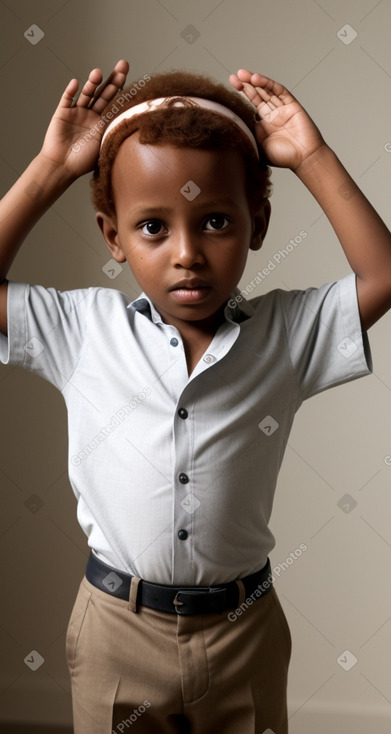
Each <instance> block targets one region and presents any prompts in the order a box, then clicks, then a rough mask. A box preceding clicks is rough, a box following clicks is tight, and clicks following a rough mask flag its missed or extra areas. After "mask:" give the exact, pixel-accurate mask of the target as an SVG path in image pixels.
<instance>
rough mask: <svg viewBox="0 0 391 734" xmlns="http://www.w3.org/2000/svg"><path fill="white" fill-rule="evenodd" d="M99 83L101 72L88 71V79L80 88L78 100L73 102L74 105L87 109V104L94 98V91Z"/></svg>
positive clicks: (97, 70) (98, 70) (95, 70)
mask: <svg viewBox="0 0 391 734" xmlns="http://www.w3.org/2000/svg"><path fill="white" fill-rule="evenodd" d="M101 81H102V72H101V70H100V69H93V70H92V71H90V73H89V76H88V79H87V81H86V83H85V84H84V86H83V87H82V89H81V92H80V94H79V97H78V99H77V100H76V101H75V105H77V106H78V107H88V104H89V102H90V101H91V99H92V97H93V96H94V94H95V90H96V88H97V86H98V85H99V84H100V83H101Z"/></svg>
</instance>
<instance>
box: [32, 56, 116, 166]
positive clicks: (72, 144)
mask: <svg viewBox="0 0 391 734" xmlns="http://www.w3.org/2000/svg"><path fill="white" fill-rule="evenodd" d="M128 69H129V64H128V63H127V61H119V62H118V63H117V64H116V66H115V67H114V70H113V72H112V73H111V75H110V77H109V79H108V82H107V83H106V84H105V85H103V88H102V87H100V88H99V89H98V86H99V85H100V84H101V81H102V73H101V71H100V69H94V70H93V71H91V73H90V75H89V77H88V80H87V82H86V83H85V84H84V86H83V87H82V90H81V92H80V95H79V98H78V100H77V102H76V104H73V97H74V95H75V94H76V92H77V90H78V86H79V85H78V82H77V80H76V79H72V81H71V82H69V84H68V86H67V87H66V89H65V91H64V93H63V95H62V97H61V100H60V103H59V105H58V107H57V109H56V111H55V113H54V115H53V117H52V120H51V122H50V125H49V127H48V129H47V132H46V135H45V140H44V142H43V146H42V151H41V153H42V154H43V155H45V156H46V157H47V158H49V159H50V160H51V161H53V162H54V163H56V164H57V165H60V166H64V168H66V169H67V170H68V171H69V172H70V173H72V174H73V175H75V176H81V175H83V174H84V173H88V171H91V170H92V169H93V168H94V165H95V162H96V160H97V157H98V154H99V147H100V141H101V138H102V135H103V132H104V129H105V122H104V120H103V118H102V115H101V112H102V111H103V110H104V108H105V107H106V105H107V104H108V102H110V101H111V100H112V99H113V97H114V96H115V95H116V94H117V92H118V90H119V89H121V88H122V86H123V84H124V82H125V79H126V75H127V72H128ZM100 90H101V91H100ZM92 100H93V101H94V104H93V105H92Z"/></svg>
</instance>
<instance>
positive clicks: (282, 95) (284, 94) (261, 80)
mask: <svg viewBox="0 0 391 734" xmlns="http://www.w3.org/2000/svg"><path fill="white" fill-rule="evenodd" d="M251 84H253V85H254V86H255V87H257V88H258V87H260V88H262V89H264V90H265V91H267V92H268V93H269V94H270V96H271V97H274V96H275V97H278V98H279V99H280V100H281V101H282V103H283V104H287V103H288V102H293V101H294V100H295V97H294V96H293V95H292V94H291V93H290V92H288V90H287V89H286V87H284V86H283V85H282V84H280V82H276V81H275V80H274V79H270V78H269V77H267V76H263V74H258V73H255V74H252V75H251Z"/></svg>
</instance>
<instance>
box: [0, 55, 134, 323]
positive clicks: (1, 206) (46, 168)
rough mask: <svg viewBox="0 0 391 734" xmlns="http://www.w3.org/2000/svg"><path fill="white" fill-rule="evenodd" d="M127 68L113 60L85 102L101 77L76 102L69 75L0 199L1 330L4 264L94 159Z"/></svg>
mask: <svg viewBox="0 0 391 734" xmlns="http://www.w3.org/2000/svg"><path fill="white" fill-rule="evenodd" d="M127 71H128V64H127V62H126V61H119V62H118V63H117V65H116V66H115V68H114V71H113V72H112V74H111V76H110V83H109V84H107V85H106V86H104V88H102V93H101V94H99V90H98V94H97V97H96V101H95V102H94V104H93V106H92V107H90V108H89V107H88V104H89V103H90V101H91V97H92V96H95V94H96V90H97V87H98V85H99V84H100V83H101V81H102V74H101V72H100V70H99V69H94V70H93V71H92V72H91V73H90V75H89V78H88V81H87V82H86V83H85V84H84V86H83V88H82V91H81V94H80V95H79V98H78V100H77V103H76V104H75V105H73V97H74V95H75V94H76V92H77V89H78V86H79V85H78V82H77V80H76V79H72V81H71V82H69V84H68V86H67V87H66V89H65V91H64V93H63V95H62V97H61V100H60V103H59V105H58V107H57V109H56V111H55V113H54V115H53V118H52V120H51V123H50V125H49V127H48V130H47V133H46V136H45V140H44V142H43V146H42V148H41V150H40V152H39V153H38V155H37V156H36V157H35V158H34V160H33V161H32V162H31V163H30V165H29V166H28V168H27V169H26V170H25V171H24V173H23V174H22V175H21V177H20V178H19V179H18V180H17V181H16V183H15V184H14V186H13V187H12V188H11V189H10V191H9V192H8V193H7V194H6V195H5V196H4V197H3V198H2V199H1V201H0V331H2V332H3V333H4V334H6V333H7V281H6V276H7V273H8V270H9V268H10V267H11V264H12V262H13V260H14V258H15V256H16V254H17V252H18V250H19V247H20V246H21V244H22V243H23V241H24V239H25V237H26V236H27V235H28V233H29V232H30V230H31V229H32V227H33V226H34V225H35V224H36V222H37V221H38V220H39V219H40V217H41V216H42V215H43V214H44V213H45V212H46V211H47V209H49V207H50V206H51V205H52V204H53V203H54V202H55V201H56V200H57V199H58V198H59V197H60V196H61V194H62V193H63V192H64V191H65V190H66V189H67V188H68V186H70V185H71V184H72V182H73V181H75V180H76V179H77V178H78V177H79V176H82V175H83V174H85V173H88V171H91V170H92V169H93V167H94V165H95V161H96V159H97V156H98V153H99V145H100V140H101V137H102V134H103V131H104V126H101V125H97V123H98V122H100V121H101V120H102V118H101V115H100V112H101V111H102V110H103V109H104V108H105V106H106V105H107V103H108V102H109V101H110V100H111V99H112V98H113V97H114V96H115V94H116V93H117V91H118V90H119V89H121V87H122V86H123V84H124V82H125V78H126V74H127ZM94 126H95V129H96V131H97V132H96V135H94V136H86V145H82V146H80V145H79V144H78V141H80V140H81V138H82V137H83V135H86V133H88V131H89V130H91V128H93V127H94Z"/></svg>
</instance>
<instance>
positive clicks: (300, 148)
mask: <svg viewBox="0 0 391 734" xmlns="http://www.w3.org/2000/svg"><path fill="white" fill-rule="evenodd" d="M230 81H231V84H232V85H233V86H234V87H235V88H236V89H237V90H238V91H243V92H244V93H245V94H246V96H247V97H248V99H249V100H250V101H251V102H252V103H253V104H254V106H255V107H256V108H257V112H258V114H259V116H260V118H261V120H260V122H259V123H258V124H257V140H258V143H259V144H260V145H261V146H262V147H263V149H264V152H265V155H266V157H267V159H268V161H269V162H270V164H271V165H275V166H284V167H287V168H290V169H291V170H292V171H293V172H294V173H295V174H296V175H297V176H298V177H299V179H300V180H301V181H302V182H303V183H304V185H305V186H306V187H307V188H308V190H309V191H310V192H311V193H312V194H313V196H314V197H315V198H316V200H317V201H318V203H319V204H320V206H321V207H322V209H323V211H324V212H325V214H326V216H327V217H328V219H329V221H330V223H331V225H332V227H333V228H334V231H335V233H336V235H337V237H338V239H339V241H340V243H341V245H342V247H343V250H344V252H345V255H346V257H347V259H348V261H349V264H350V266H351V268H352V270H353V271H354V273H355V274H356V281H357V297H358V304H359V309H360V317H361V326H362V330H363V331H366V330H367V329H368V328H369V327H370V326H372V324H374V323H375V322H376V321H377V320H378V319H379V318H380V317H381V316H382V315H383V314H384V313H385V312H386V311H387V310H388V309H389V308H390V307H391V234H390V232H389V230H388V229H387V227H386V225H385V224H384V222H383V221H382V220H381V218H380V217H379V215H378V214H377V213H376V211H375V210H374V209H373V207H372V206H371V204H370V203H369V201H368V200H367V199H366V197H365V196H364V194H363V193H362V192H361V191H360V189H359V188H358V186H357V185H356V184H355V182H354V181H353V179H352V178H351V176H350V175H349V173H348V172H347V171H346V169H345V168H344V167H343V165H342V163H341V162H340V161H339V160H338V158H337V156H336V155H335V153H334V152H333V151H332V150H331V149H330V148H329V146H328V145H327V144H326V143H325V141H324V140H323V138H322V136H321V134H320V132H319V130H318V128H317V127H316V125H315V124H314V122H313V121H312V120H311V118H310V117H309V115H308V114H307V113H306V111H305V110H304V109H303V107H302V106H301V105H300V104H299V102H298V101H297V100H296V99H295V98H294V97H293V96H292V95H291V94H290V92H288V91H287V90H286V89H285V87H283V86H282V85H281V84H279V83H278V82H275V81H273V80H271V79H268V78H267V77H264V76H262V75H260V74H251V72H249V71H247V70H244V69H241V70H239V71H238V75H237V76H236V75H234V74H233V75H231V77H230Z"/></svg>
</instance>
